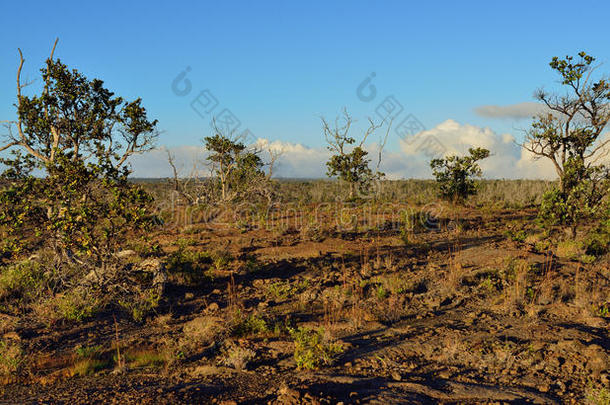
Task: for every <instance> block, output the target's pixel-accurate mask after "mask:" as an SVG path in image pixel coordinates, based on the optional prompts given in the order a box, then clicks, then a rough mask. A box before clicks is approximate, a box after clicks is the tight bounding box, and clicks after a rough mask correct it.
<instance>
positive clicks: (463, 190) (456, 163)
mask: <svg viewBox="0 0 610 405" xmlns="http://www.w3.org/2000/svg"><path fill="white" fill-rule="evenodd" d="M468 153H469V154H470V155H469V156H448V157H446V158H440V159H433V160H432V161H431V162H430V167H431V168H432V173H433V174H434V177H436V182H437V183H438V185H439V196H440V197H441V198H444V199H446V200H448V201H452V202H454V203H458V202H464V201H465V200H466V199H467V198H468V197H469V196H471V195H475V194H476V193H477V191H478V189H479V185H478V183H477V182H475V180H474V179H473V177H481V174H482V171H481V168H480V167H479V165H478V164H477V161H479V160H482V159H485V158H487V157H489V150H487V149H484V148H470V149H468Z"/></svg>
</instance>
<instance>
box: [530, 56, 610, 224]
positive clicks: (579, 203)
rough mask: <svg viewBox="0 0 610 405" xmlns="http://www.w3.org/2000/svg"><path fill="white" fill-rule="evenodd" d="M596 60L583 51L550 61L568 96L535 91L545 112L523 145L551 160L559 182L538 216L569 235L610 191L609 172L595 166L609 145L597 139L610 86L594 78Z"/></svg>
mask: <svg viewBox="0 0 610 405" xmlns="http://www.w3.org/2000/svg"><path fill="white" fill-rule="evenodd" d="M594 61H595V58H594V57H592V56H590V55H587V54H586V53H585V52H580V53H579V54H578V58H574V57H572V56H566V58H565V59H560V58H558V57H554V58H553V59H552V60H551V62H550V64H549V65H550V67H551V68H552V69H553V70H554V71H555V72H557V73H558V74H559V76H560V80H561V85H562V86H563V87H564V88H565V90H566V92H565V94H562V95H555V94H550V93H548V92H546V91H544V90H538V91H537V92H536V94H535V96H536V98H537V99H538V100H539V101H540V102H542V103H543V105H544V106H545V107H546V109H547V112H545V113H544V114H540V115H539V116H537V117H535V120H534V122H533V123H532V126H531V128H530V130H529V131H528V133H527V137H526V139H525V142H524V143H523V145H522V146H523V147H524V148H525V149H526V150H527V151H529V152H531V153H532V154H533V155H534V156H535V157H536V158H542V157H544V158H546V159H549V160H550V161H551V162H552V163H553V166H554V168H555V170H556V172H557V176H558V178H559V184H558V187H557V188H555V189H553V190H551V191H549V192H548V193H546V195H545V196H544V198H543V202H542V205H541V207H540V217H541V218H542V219H543V220H545V221H546V222H547V223H549V224H552V225H562V226H567V227H569V229H570V230H571V233H572V234H575V232H576V228H577V225H578V223H579V222H580V221H582V220H585V219H587V218H592V217H593V216H595V214H597V213H598V212H599V210H600V209H601V208H602V207H603V202H604V199H605V196H606V195H607V193H608V191H609V189H610V182H609V176H608V174H609V171H608V168H607V167H606V166H604V165H603V164H600V163H599V160H600V158H602V157H604V156H605V155H607V153H608V150H607V148H606V146H607V145H608V142H610V139H608V138H606V139H605V140H604V139H602V138H601V135H602V132H603V131H604V128H606V126H607V124H608V120H609V119H610V104H609V103H608V100H609V99H610V83H609V82H608V81H607V80H606V79H604V78H601V79H599V80H597V81H596V80H594V79H593V78H592V76H593V72H594V70H595V69H594V66H593V62H594Z"/></svg>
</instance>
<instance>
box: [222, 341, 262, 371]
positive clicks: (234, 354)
mask: <svg viewBox="0 0 610 405" xmlns="http://www.w3.org/2000/svg"><path fill="white" fill-rule="evenodd" d="M255 357H256V353H255V352H254V351H253V350H250V349H247V348H244V347H240V346H231V347H230V348H228V349H227V350H226V351H225V352H224V354H223V357H222V360H221V363H222V364H224V365H225V366H229V367H233V368H234V369H236V370H245V369H246V368H247V367H248V363H250V362H251V361H252V360H253V359H254V358H255Z"/></svg>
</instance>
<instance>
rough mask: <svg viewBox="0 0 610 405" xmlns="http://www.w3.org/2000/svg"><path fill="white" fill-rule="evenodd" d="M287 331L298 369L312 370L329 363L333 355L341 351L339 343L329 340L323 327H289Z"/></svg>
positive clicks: (333, 358)
mask: <svg viewBox="0 0 610 405" xmlns="http://www.w3.org/2000/svg"><path fill="white" fill-rule="evenodd" d="M289 331H290V335H291V336H292V339H293V340H294V359H295V361H296V363H297V367H298V368H299V369H303V368H305V369H310V370H313V369H317V368H319V367H320V366H328V365H331V364H332V363H333V361H334V360H335V357H336V356H337V355H339V354H341V353H342V352H343V347H342V346H341V345H340V344H338V343H333V342H330V341H329V339H328V338H327V337H326V336H325V333H324V329H323V328H320V329H317V330H314V329H311V328H306V327H299V328H298V329H293V328H290V329H289Z"/></svg>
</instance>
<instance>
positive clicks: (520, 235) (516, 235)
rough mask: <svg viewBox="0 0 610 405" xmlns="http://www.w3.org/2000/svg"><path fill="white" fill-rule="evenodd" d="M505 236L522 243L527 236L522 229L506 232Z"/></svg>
mask: <svg viewBox="0 0 610 405" xmlns="http://www.w3.org/2000/svg"><path fill="white" fill-rule="evenodd" d="M506 236H507V237H508V238H509V239H511V240H513V241H515V242H519V243H523V242H525V240H526V239H527V236H528V235H527V232H526V231H525V230H524V229H521V230H519V231H516V232H515V231H513V230H512V229H509V230H508V231H506Z"/></svg>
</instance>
